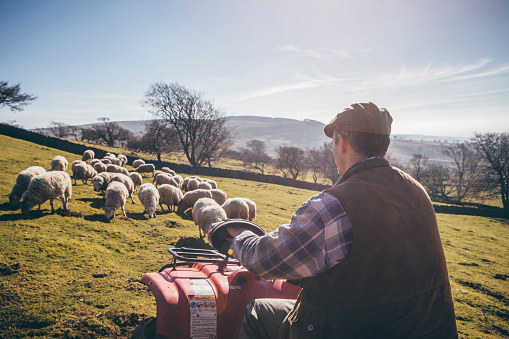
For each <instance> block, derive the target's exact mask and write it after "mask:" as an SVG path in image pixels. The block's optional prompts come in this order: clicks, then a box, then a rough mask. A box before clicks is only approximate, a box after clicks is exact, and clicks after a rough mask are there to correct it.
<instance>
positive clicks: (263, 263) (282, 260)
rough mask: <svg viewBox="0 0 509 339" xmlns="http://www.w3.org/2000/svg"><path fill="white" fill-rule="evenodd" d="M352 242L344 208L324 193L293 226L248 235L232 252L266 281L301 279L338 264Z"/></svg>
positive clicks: (299, 212)
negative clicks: (263, 233) (261, 234)
mask: <svg viewBox="0 0 509 339" xmlns="http://www.w3.org/2000/svg"><path fill="white" fill-rule="evenodd" d="M352 242H353V232H352V225H351V223H350V219H349V218H348V215H347V214H346V212H345V210H344V209H343V206H341V203H340V202H339V201H338V200H337V199H336V198H335V197H333V196H332V195H330V194H327V193H323V192H321V193H318V194H316V195H314V196H313V197H311V198H310V199H309V200H308V201H306V202H305V203H304V204H303V205H302V206H301V207H300V208H299V209H298V210H297V211H296V212H295V214H294V215H293V216H292V218H291V221H290V223H289V224H286V225H281V226H280V227H279V228H278V229H276V230H275V231H274V232H271V233H268V234H266V235H264V236H257V235H255V234H254V233H252V232H250V231H244V232H242V233H241V234H239V235H238V236H236V237H235V238H234V240H233V242H232V246H231V249H232V250H233V256H234V257H235V258H237V259H238V260H239V261H240V262H241V263H242V265H243V266H244V267H245V268H247V269H248V270H249V271H250V272H253V273H254V274H256V275H258V276H260V277H262V278H263V279H266V280H269V279H300V278H305V277H312V276H315V275H318V274H320V273H322V272H324V271H327V270H328V269H329V268H331V267H332V266H334V265H336V264H338V263H339V262H340V261H341V260H342V259H343V258H345V257H346V255H347V254H348V253H349V251H350V249H351V247H352Z"/></svg>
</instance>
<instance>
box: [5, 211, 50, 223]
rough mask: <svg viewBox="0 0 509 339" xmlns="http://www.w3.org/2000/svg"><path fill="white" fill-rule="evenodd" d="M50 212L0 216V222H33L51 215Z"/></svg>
mask: <svg viewBox="0 0 509 339" xmlns="http://www.w3.org/2000/svg"><path fill="white" fill-rule="evenodd" d="M51 214H52V213H51V211H50V210H40V211H39V210H37V209H36V210H32V211H30V212H28V214H22V213H21V211H20V212H19V213H16V214H4V215H0V221H18V220H33V219H38V218H41V217H43V216H45V215H51Z"/></svg>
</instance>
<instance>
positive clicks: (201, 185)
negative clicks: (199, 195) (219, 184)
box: [188, 181, 212, 190]
mask: <svg viewBox="0 0 509 339" xmlns="http://www.w3.org/2000/svg"><path fill="white" fill-rule="evenodd" d="M188 187H189V185H188ZM198 189H203V190H211V189H212V185H210V184H209V183H208V182H206V181H202V182H200V183H198Z"/></svg>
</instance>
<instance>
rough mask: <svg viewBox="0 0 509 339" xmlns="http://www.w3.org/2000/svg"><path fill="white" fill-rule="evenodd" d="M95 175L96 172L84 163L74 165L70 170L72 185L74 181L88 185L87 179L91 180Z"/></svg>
mask: <svg viewBox="0 0 509 339" xmlns="http://www.w3.org/2000/svg"><path fill="white" fill-rule="evenodd" d="M96 175H97V171H96V170H95V169H94V168H93V167H92V166H90V165H88V164H87V163H85V162H80V163H78V164H75V165H74V167H73V168H72V176H73V178H74V184H75V185H76V180H78V179H81V181H82V182H83V184H84V185H88V179H92V178H94V177H95V176H96Z"/></svg>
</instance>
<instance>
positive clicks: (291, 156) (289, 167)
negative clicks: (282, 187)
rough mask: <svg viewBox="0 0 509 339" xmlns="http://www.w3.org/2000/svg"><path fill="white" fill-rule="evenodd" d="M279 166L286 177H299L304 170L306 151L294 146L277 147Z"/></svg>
mask: <svg viewBox="0 0 509 339" xmlns="http://www.w3.org/2000/svg"><path fill="white" fill-rule="evenodd" d="M276 153H277V157H276V160H277V166H278V169H279V170H280V171H281V172H282V173H283V176H284V177H285V178H288V177H289V176H291V177H292V178H293V179H297V178H298V177H299V175H301V174H302V172H303V171H304V151H303V150H302V149H300V148H298V147H294V146H279V147H277V148H276Z"/></svg>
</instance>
